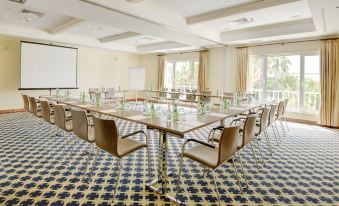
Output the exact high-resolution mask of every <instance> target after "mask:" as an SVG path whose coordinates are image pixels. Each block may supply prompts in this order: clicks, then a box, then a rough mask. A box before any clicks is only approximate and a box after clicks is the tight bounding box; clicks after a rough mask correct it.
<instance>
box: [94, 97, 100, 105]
mask: <svg viewBox="0 0 339 206" xmlns="http://www.w3.org/2000/svg"><path fill="white" fill-rule="evenodd" d="M95 103H96V105H97V107H98V106H100V94H96V96H95Z"/></svg>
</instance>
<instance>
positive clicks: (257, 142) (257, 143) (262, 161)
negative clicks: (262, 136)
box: [255, 137, 265, 165]
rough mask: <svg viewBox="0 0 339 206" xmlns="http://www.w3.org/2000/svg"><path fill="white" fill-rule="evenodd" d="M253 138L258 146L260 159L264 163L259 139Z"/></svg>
mask: <svg viewBox="0 0 339 206" xmlns="http://www.w3.org/2000/svg"><path fill="white" fill-rule="evenodd" d="M255 140H256V142H257V145H258V148H259V153H260V156H261V161H262V163H263V164H264V165H265V161H264V156H263V155H262V152H261V149H260V144H259V141H258V137H255Z"/></svg>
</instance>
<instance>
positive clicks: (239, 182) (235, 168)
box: [232, 157, 242, 193]
mask: <svg viewBox="0 0 339 206" xmlns="http://www.w3.org/2000/svg"><path fill="white" fill-rule="evenodd" d="M232 165H233V168H234V172H235V176H237V179H238V186H239V190H240V193H242V189H241V179H240V177H239V175H238V170H237V167H236V166H235V163H234V158H233V157H232Z"/></svg>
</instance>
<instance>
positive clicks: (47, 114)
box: [40, 101, 51, 123]
mask: <svg viewBox="0 0 339 206" xmlns="http://www.w3.org/2000/svg"><path fill="white" fill-rule="evenodd" d="M40 107H41V117H42V118H43V119H44V120H45V121H46V122H48V123H51V111H50V109H49V104H48V102H47V101H40Z"/></svg>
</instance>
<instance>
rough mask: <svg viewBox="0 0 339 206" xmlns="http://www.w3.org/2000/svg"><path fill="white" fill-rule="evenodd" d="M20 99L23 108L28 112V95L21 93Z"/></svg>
mask: <svg viewBox="0 0 339 206" xmlns="http://www.w3.org/2000/svg"><path fill="white" fill-rule="evenodd" d="M21 96H22V100H23V102H24V109H25V110H26V111H27V112H29V111H30V110H29V97H28V96H27V95H26V94H22V95H21Z"/></svg>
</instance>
